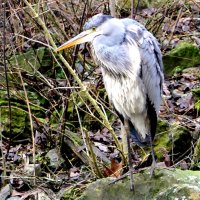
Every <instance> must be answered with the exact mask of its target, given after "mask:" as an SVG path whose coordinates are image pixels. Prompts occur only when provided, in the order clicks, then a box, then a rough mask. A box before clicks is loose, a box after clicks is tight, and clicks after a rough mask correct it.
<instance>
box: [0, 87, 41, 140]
mask: <svg viewBox="0 0 200 200" xmlns="http://www.w3.org/2000/svg"><path fill="white" fill-rule="evenodd" d="M28 98H29V103H30V108H31V112H32V114H33V115H34V116H35V117H39V118H41V117H44V111H42V110H43V109H42V106H41V104H42V103H41V102H42V100H41V101H40V99H41V97H39V95H37V94H36V93H34V92H28ZM10 104H11V122H10V114H9V108H8V99H7V91H5V90H1V91H0V124H1V126H0V132H1V133H2V135H3V136H4V137H10V135H9V134H10V124H11V134H12V139H13V140H15V139H16V140H17V139H21V140H24V141H26V140H29V139H30V138H31V131H30V122H29V115H28V109H27V104H26V103H25V94H24V91H15V90H10Z"/></svg>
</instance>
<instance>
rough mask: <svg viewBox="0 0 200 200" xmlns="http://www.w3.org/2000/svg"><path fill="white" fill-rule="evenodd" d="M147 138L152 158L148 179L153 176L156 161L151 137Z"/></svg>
mask: <svg viewBox="0 0 200 200" xmlns="http://www.w3.org/2000/svg"><path fill="white" fill-rule="evenodd" d="M149 137H150V147H151V156H152V164H151V169H150V177H152V176H153V174H154V170H155V168H156V159H155V152H154V148H153V141H152V137H151V135H150V136H149Z"/></svg>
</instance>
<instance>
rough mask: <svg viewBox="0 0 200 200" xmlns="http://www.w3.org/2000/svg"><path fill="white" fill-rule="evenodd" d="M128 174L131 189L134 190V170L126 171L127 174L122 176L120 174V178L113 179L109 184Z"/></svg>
mask: <svg viewBox="0 0 200 200" xmlns="http://www.w3.org/2000/svg"><path fill="white" fill-rule="evenodd" d="M127 176H129V177H130V191H134V183H133V171H132V170H129V171H128V172H126V173H125V174H123V175H122V176H120V177H119V178H117V179H115V180H114V181H112V182H111V183H109V184H114V183H116V182H118V181H120V180H122V179H124V178H126V177H127Z"/></svg>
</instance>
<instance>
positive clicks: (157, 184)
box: [77, 169, 200, 200]
mask: <svg viewBox="0 0 200 200" xmlns="http://www.w3.org/2000/svg"><path fill="white" fill-rule="evenodd" d="M112 181H113V179H112V178H104V179H99V180H97V181H96V182H93V183H91V184H89V185H88V187H87V189H86V190H85V192H84V193H83V195H82V196H81V197H79V198H77V199H78V200H93V199H95V200H100V199H101V200H102V199H107V200H109V199H115V200H129V199H134V200H142V199H148V200H174V199H187V200H199V199H200V172H197V171H189V170H186V171H181V170H178V169H171V170H170V169H156V170H155V175H154V177H152V178H150V175H149V171H148V169H147V170H146V171H143V172H140V173H138V174H134V183H135V184H134V186H135V190H134V192H132V191H130V188H129V178H126V179H123V180H121V181H118V182H116V183H115V184H112Z"/></svg>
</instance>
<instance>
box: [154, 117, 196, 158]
mask: <svg viewBox="0 0 200 200" xmlns="http://www.w3.org/2000/svg"><path fill="white" fill-rule="evenodd" d="M191 140H192V136H191V134H190V132H189V131H188V130H187V129H186V128H184V127H182V126H178V125H177V124H172V125H170V124H169V123H168V122H167V121H164V120H159V122H158V126H157V134H156V137H155V140H154V150H155V154H156V157H157V160H158V161H163V159H164V152H163V150H164V151H165V150H166V151H169V152H170V151H172V150H173V154H174V155H177V156H178V157H179V156H180V154H181V153H182V152H183V151H184V149H185V151H186V150H187V149H188V148H189V147H190V145H191Z"/></svg>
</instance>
